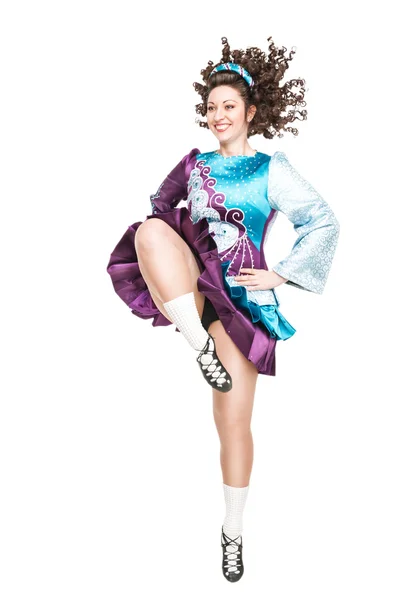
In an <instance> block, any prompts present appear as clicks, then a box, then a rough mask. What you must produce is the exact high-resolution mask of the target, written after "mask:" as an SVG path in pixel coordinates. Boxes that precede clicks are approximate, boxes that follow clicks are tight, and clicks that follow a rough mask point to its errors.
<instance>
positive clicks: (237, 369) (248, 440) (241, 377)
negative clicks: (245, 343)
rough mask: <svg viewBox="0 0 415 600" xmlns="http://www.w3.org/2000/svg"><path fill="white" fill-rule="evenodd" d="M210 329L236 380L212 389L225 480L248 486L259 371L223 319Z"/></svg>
mask: <svg viewBox="0 0 415 600" xmlns="http://www.w3.org/2000/svg"><path fill="white" fill-rule="evenodd" d="M209 333H210V334H211V335H213V337H214V338H215V342H216V350H217V354H218V357H219V359H220V360H221V361H222V362H223V364H224V366H225V367H226V369H227V370H228V372H229V373H230V375H231V377H232V381H233V387H232V389H231V390H230V391H229V392H226V393H221V392H218V391H216V390H212V392H213V415H214V419H215V424H216V428H217V431H218V434H219V439H220V445H221V446H220V462H221V468H222V475H223V483H225V484H227V485H230V486H233V487H246V486H247V485H249V479H250V476H251V471H252V465H253V459H254V445H253V439H252V432H251V418H252V410H253V404H254V396H255V388H256V382H257V379H258V371H257V369H256V367H255V365H254V364H253V363H252V362H250V361H249V360H248V359H247V358H245V356H244V355H243V354H242V352H241V351H240V350H239V348H238V347H237V346H236V345H235V344H234V342H233V341H232V340H231V338H230V337H229V336H228V334H227V333H226V331H225V329H224V327H223V325H222V323H221V322H220V321H214V322H213V323H212V324H211V325H210V327H209Z"/></svg>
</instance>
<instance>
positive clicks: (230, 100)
mask: <svg viewBox="0 0 415 600" xmlns="http://www.w3.org/2000/svg"><path fill="white" fill-rule="evenodd" d="M225 102H237V100H234V99H233V98H229V100H224V101H223V103H225ZM208 104H215V103H214V102H212V100H209V102H208Z"/></svg>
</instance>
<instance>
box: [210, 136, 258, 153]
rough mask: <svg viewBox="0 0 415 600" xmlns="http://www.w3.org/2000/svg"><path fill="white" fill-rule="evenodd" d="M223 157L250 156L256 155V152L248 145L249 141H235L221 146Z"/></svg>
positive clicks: (220, 150)
mask: <svg viewBox="0 0 415 600" xmlns="http://www.w3.org/2000/svg"><path fill="white" fill-rule="evenodd" d="M218 152H220V154H222V156H238V155H241V154H242V155H245V156H250V155H254V154H255V150H254V149H253V148H251V146H250V145H249V144H248V140H247V139H245V140H235V141H232V142H224V143H220V144H219V150H218Z"/></svg>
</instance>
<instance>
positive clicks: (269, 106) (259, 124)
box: [193, 37, 307, 139]
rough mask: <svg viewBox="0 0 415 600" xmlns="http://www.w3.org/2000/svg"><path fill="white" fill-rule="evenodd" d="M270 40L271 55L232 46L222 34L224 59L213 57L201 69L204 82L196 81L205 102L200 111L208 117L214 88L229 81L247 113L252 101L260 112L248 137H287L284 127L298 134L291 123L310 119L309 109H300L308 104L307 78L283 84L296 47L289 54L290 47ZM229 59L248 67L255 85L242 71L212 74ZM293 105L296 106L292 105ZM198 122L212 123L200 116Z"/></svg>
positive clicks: (256, 115)
mask: <svg viewBox="0 0 415 600" xmlns="http://www.w3.org/2000/svg"><path fill="white" fill-rule="evenodd" d="M267 41H268V42H270V44H269V47H268V50H269V52H268V56H267V55H266V54H265V52H263V51H262V50H261V49H260V48H256V47H255V46H252V47H249V48H247V49H246V50H231V49H230V47H229V44H228V40H227V38H226V37H223V38H222V44H223V48H222V59H221V61H220V62H219V63H216V64H214V63H213V62H212V61H211V60H210V61H209V62H208V66H207V67H206V68H205V69H202V70H201V71H200V74H201V75H202V78H203V81H204V83H203V84H201V83H197V82H194V83H193V86H194V88H195V90H196V91H197V92H198V94H199V95H200V96H201V98H202V102H201V103H200V104H197V105H196V113H197V114H199V115H202V116H203V117H205V116H206V113H207V102H208V98H209V94H210V92H211V91H212V90H213V89H214V88H215V87H218V86H219V85H228V86H230V87H232V88H235V89H236V90H237V91H238V92H239V93H240V95H241V97H242V98H243V100H244V103H245V116H246V114H247V111H248V108H249V106H251V105H252V104H254V105H255V106H256V109H257V110H256V113H255V115H254V117H253V119H252V120H251V121H250V122H249V123H248V133H247V136H248V137H250V136H252V135H255V134H260V135H263V136H264V137H265V138H267V139H272V138H273V137H274V136H275V135H276V134H277V135H278V137H279V138H282V137H284V134H283V133H282V131H288V132H291V133H292V134H293V135H298V129H296V128H295V127H290V126H288V123H293V122H294V121H295V120H297V119H298V120H301V121H304V120H306V119H307V111H306V110H305V109H303V110H298V107H304V106H306V104H307V103H306V102H305V100H304V92H305V88H304V87H303V86H304V84H305V80H304V79H290V80H289V81H287V82H286V83H284V84H282V85H281V86H280V82H281V80H282V78H283V77H284V74H285V71H286V70H287V69H288V67H289V64H288V63H289V61H291V60H292V56H293V55H294V54H295V52H296V49H295V47H293V48H292V49H291V51H290V52H289V54H288V56H285V53H286V52H287V48H285V47H284V46H282V47H281V48H278V47H276V46H275V45H274V42H273V41H272V37H269V38H268V39H267ZM226 62H233V63H236V64H238V65H241V66H242V67H244V68H245V69H246V70H247V71H248V72H249V73H250V75H252V78H253V80H254V86H253V87H252V88H250V87H249V85H248V83H247V82H246V81H245V80H244V79H243V78H242V77H241V75H239V74H238V73H235V71H218V72H216V73H213V75H212V76H211V77H209V76H210V73H211V72H212V71H213V69H214V68H215V66H217V65H218V64H221V63H226ZM290 107H292V108H291V109H290ZM196 123H198V124H199V125H200V127H206V128H208V127H209V126H208V123H207V121H203V120H201V119H196Z"/></svg>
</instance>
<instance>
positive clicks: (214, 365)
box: [197, 336, 227, 380]
mask: <svg viewBox="0 0 415 600" xmlns="http://www.w3.org/2000/svg"><path fill="white" fill-rule="evenodd" d="M210 337H211V336H209V338H208V341H207V342H206V346H205V347H204V348H203V350H201V352H200V354H199V356H198V359H197V360H198V361H199V362H200V363H201V364H202V369H203V371H206V376H207V377H210V378H211V379H219V380H220V379H221V378H224V379H226V378H227V372H226V370H225V368H224V367H223V365H221V364H220V361H219V360H218V358H214V357H215V352H214V350H213V349H210V348H209V342H210ZM214 339H215V338H214V337H212V340H214Z"/></svg>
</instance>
